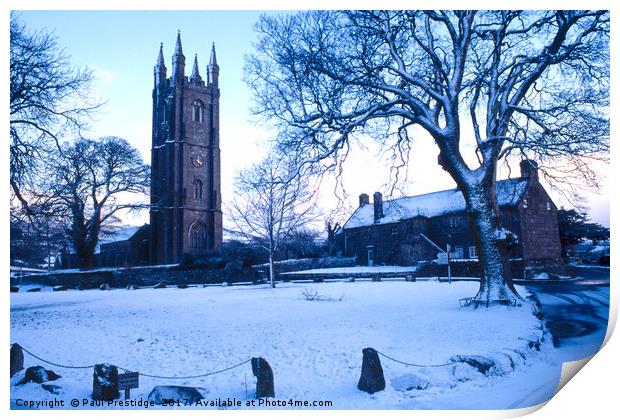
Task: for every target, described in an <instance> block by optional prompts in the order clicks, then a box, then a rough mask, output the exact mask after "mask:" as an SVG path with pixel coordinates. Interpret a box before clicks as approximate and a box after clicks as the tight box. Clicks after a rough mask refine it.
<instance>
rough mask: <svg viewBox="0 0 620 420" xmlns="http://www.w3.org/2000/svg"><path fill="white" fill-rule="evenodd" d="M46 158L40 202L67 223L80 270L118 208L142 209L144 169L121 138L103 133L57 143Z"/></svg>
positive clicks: (145, 183) (145, 182)
mask: <svg viewBox="0 0 620 420" xmlns="http://www.w3.org/2000/svg"><path fill="white" fill-rule="evenodd" d="M61 150H62V152H61V153H59V154H57V155H56V156H55V157H54V158H53V160H51V161H50V162H48V165H47V167H48V171H47V181H46V183H45V190H46V192H45V198H44V201H45V202H46V203H47V204H48V206H51V207H52V208H53V211H54V213H55V214H57V215H63V216H64V217H65V218H66V220H67V221H68V222H67V225H68V226H67V232H68V234H69V237H70V240H71V244H72V246H73V250H74V252H75V254H76V255H77V257H78V258H79V262H80V266H81V267H82V268H88V267H91V266H92V264H93V254H94V252H95V250H96V247H97V243H98V242H99V239H100V236H101V234H102V232H105V231H106V229H107V230H109V229H110V228H111V227H112V226H113V225H114V223H116V222H117V220H116V216H117V215H118V212H120V211H122V210H126V209H138V208H146V207H148V204H147V203H146V201H144V202H142V203H141V202H140V200H141V199H144V198H145V197H146V195H147V194H148V190H149V185H150V169H149V167H148V165H145V164H144V162H143V160H142V156H141V155H140V152H138V150H137V149H135V148H134V147H132V146H131V145H130V144H129V143H128V142H127V141H126V140H124V139H121V138H118V137H104V138H101V139H98V140H88V139H79V140H77V141H76V142H75V143H73V144H68V145H63V146H62V147H61Z"/></svg>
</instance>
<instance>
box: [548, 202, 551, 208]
mask: <svg viewBox="0 0 620 420" xmlns="http://www.w3.org/2000/svg"><path fill="white" fill-rule="evenodd" d="M547 210H551V203H550V202H548V201H547Z"/></svg>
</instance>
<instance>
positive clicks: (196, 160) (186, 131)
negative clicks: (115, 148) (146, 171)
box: [150, 33, 222, 264]
mask: <svg viewBox="0 0 620 420" xmlns="http://www.w3.org/2000/svg"><path fill="white" fill-rule="evenodd" d="M219 72H220V70H219V66H218V64H217V58H216V55H215V45H213V46H212V48H211V57H210V59H209V65H208V66H207V73H206V80H203V78H202V76H201V75H200V70H199V67H198V57H197V56H195V57H194V63H193V67H192V72H191V75H190V76H189V77H187V76H186V75H185V56H184V55H183V47H182V45H181V34H180V33H179V34H178V35H177V40H176V46H175V51H174V55H173V56H172V72H171V74H170V77H168V74H167V69H166V65H165V64H164V57H163V46H160V49H159V57H158V59H157V64H156V65H155V69H154V73H155V74H154V87H153V138H152V149H151V212H150V227H151V236H150V250H151V254H150V263H151V264H170V263H177V262H180V261H181V259H182V258H183V257H184V256H185V255H193V256H198V255H212V254H217V253H218V252H219V251H220V248H221V245H222V210H221V202H222V200H221V196H220V147H219V143H220V135H219V133H220V121H219V116H220V89H219V81H218V79H219Z"/></svg>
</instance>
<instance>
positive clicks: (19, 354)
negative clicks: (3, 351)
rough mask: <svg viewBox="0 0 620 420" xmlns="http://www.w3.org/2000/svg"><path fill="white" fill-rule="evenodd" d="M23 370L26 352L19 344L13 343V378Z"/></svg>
mask: <svg viewBox="0 0 620 420" xmlns="http://www.w3.org/2000/svg"><path fill="white" fill-rule="evenodd" d="M23 368H24V352H23V350H22V347H21V346H20V345H19V344H17V343H13V344H11V378H12V377H13V375H15V373H17V372H19V371H20V370H22V369H23Z"/></svg>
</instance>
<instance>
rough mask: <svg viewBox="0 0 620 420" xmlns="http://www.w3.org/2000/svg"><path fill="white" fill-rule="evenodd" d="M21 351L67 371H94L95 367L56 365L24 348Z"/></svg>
mask: <svg viewBox="0 0 620 420" xmlns="http://www.w3.org/2000/svg"><path fill="white" fill-rule="evenodd" d="M20 347H21V349H22V350H23V351H25V352H26V353H28V354H29V355H31V356H32V357H34V358H35V359H39V360H40V361H42V362H44V363H47V364H50V365H53V366H58V367H61V368H66V369H92V368H94V367H95V365H88V366H67V365H61V364H59V363H54V362H50V361H49V360H45V359H42V358H41V357H39V356H37V355H36V354H32V353H31V352H30V351H28V350H27V349H25V348H23V347H22V346H20Z"/></svg>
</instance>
